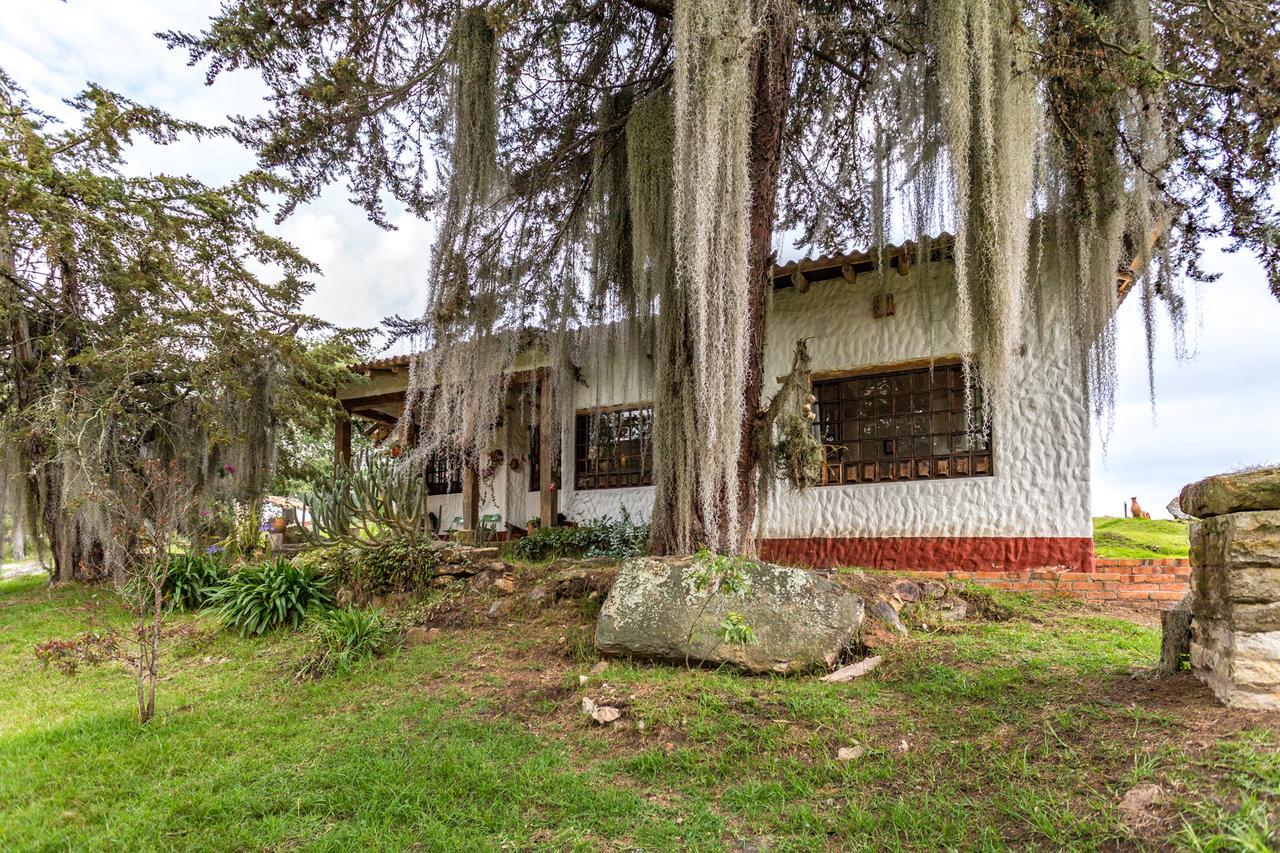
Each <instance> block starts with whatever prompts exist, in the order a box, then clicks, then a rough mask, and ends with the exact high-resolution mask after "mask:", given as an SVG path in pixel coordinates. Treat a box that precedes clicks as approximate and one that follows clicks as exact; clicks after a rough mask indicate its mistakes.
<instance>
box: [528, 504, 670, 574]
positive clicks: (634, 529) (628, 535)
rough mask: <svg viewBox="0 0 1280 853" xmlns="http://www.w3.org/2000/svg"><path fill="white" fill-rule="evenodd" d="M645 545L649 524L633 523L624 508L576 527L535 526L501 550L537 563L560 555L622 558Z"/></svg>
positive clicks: (640, 551) (635, 552) (633, 554)
mask: <svg viewBox="0 0 1280 853" xmlns="http://www.w3.org/2000/svg"><path fill="white" fill-rule="evenodd" d="M648 547H649V525H647V524H635V523H633V522H632V521H631V517H630V515H628V514H627V511H626V510H625V509H624V510H623V511H622V517H621V518H619V519H617V520H614V519H610V518H607V517H605V518H593V519H591V520H589V521H587V522H584V523H583V524H580V525H578V526H577V527H539V528H538V529H536V530H534V531H533V532H532V533H531V534H529V535H528V536H526V537H524V538H523V539H517V540H515V541H514V542H511V543H509V544H508V545H507V546H506V549H505V550H506V554H507V555H508V556H510V557H513V558H515V559H517V560H525V561H527V562H530V563H538V562H542V561H544V560H555V559H558V558H560V557H608V558H609V559H612V560H625V559H627V558H628V557H636V556H639V555H640V554H643V553H645V552H646V551H647V550H648Z"/></svg>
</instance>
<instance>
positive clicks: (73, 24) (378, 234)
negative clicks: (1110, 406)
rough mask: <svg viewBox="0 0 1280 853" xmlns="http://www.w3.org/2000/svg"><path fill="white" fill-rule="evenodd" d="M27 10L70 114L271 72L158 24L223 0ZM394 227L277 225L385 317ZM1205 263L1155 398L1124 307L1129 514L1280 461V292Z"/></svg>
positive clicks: (183, 98)
mask: <svg viewBox="0 0 1280 853" xmlns="http://www.w3.org/2000/svg"><path fill="white" fill-rule="evenodd" d="M24 5H25V8H24V9H23V10H22V12H21V13H20V14H8V15H3V16H0V67H3V68H4V70H5V71H6V72H8V74H9V75H10V76H12V77H13V78H15V79H16V80H17V82H18V83H19V85H21V86H23V87H24V88H26V89H27V91H28V93H29V94H30V96H31V98H32V100H33V101H34V102H35V103H36V104H37V105H38V106H40V107H41V108H43V109H45V110H47V111H50V112H54V113H55V114H58V113H61V114H63V115H65V114H66V110H65V108H62V107H61V106H60V103H59V102H60V100H61V99H62V98H66V97H70V96H72V95H73V94H75V93H76V92H77V91H79V90H80V89H81V88H82V87H83V86H84V84H85V83H86V82H88V81H94V82H97V83H99V84H101V85H103V86H105V87H107V88H109V89H113V90H115V91H117V92H120V93H122V94H124V95H126V96H128V97H131V98H133V99H135V100H137V101H140V102H143V103H147V104H151V105H154V106H157V107H159V108H161V109H164V110H167V111H169V112H171V113H173V114H175V115H177V116H179V117H182V118H187V119H193V120H196V121H201V122H205V123H209V124H218V123H222V122H223V121H224V119H225V117H226V116H227V115H228V114H231V113H252V112H254V111H256V110H257V109H258V108H259V107H260V106H261V103H262V101H261V98H262V95H263V92H264V88H263V87H262V85H261V84H260V82H259V81H258V80H256V79H255V78H254V76H253V75H251V74H247V73H244V72H240V73H238V74H235V75H229V76H224V77H223V78H221V79H220V81H219V82H218V84H217V85H216V86H213V87H207V86H205V85H204V74H203V71H202V70H201V69H198V68H188V67H187V66H186V61H185V57H184V56H183V55H180V54H176V53H171V52H170V51H168V50H166V49H165V47H164V46H163V45H162V44H161V43H160V42H159V41H158V40H157V39H156V38H154V36H153V35H152V34H153V33H154V32H156V31H159V30H168V29H178V30H195V29H200V28H202V25H203V24H204V22H205V20H206V18H207V16H208V15H210V14H212V13H213V12H214V11H216V8H217V5H218V4H217V2H216V0H163V2H159V0H127V2H117V3H104V2H100V0H70V2H66V3H63V2H58V0H28V2H27V3H26V4H24ZM131 165H132V167H133V168H135V169H137V170H138V171H148V172H160V171H164V172H170V173H177V174H191V175H194V176H196V177H198V178H200V179H202V180H205V181H208V182H211V183H218V182H222V181H226V180H230V179H231V178H233V177H235V176H236V175H238V174H240V173H241V172H243V171H245V170H247V169H249V168H251V167H252V165H253V159H252V157H250V156H249V154H248V153H247V152H245V151H244V150H243V149H240V148H239V147H238V146H237V145H236V144H235V143H233V142H230V141H226V140H221V141H213V142H206V143H197V144H180V145H175V146H171V147H169V148H154V147H148V148H146V149H144V150H140V151H138V152H136V153H135V154H134V155H133V157H132V158H131ZM393 221H394V222H395V223H396V225H398V226H399V227H398V230H396V231H384V230H382V229H380V228H377V227H375V226H373V225H371V224H370V223H369V222H367V221H366V220H365V218H364V216H363V215H362V214H361V212H360V211H358V210H357V209H355V208H354V207H352V206H351V205H350V204H349V203H348V202H347V201H346V194H345V193H344V191H343V188H342V187H332V188H330V189H329V190H328V191H327V192H326V193H325V194H324V195H323V196H322V197H321V198H320V199H319V200H317V201H316V202H315V203H313V204H311V205H309V206H308V207H306V208H304V209H302V210H300V211H299V212H298V213H296V214H295V215H294V216H293V217H291V218H290V219H289V220H287V221H286V222H285V223H284V224H283V225H281V226H279V228H278V231H279V233H280V234H281V235H282V236H284V237H285V238H287V239H289V240H291V241H292V242H293V243H295V244H296V245H297V246H298V247H299V248H300V249H301V250H302V251H303V253H304V254H306V255H307V256H308V257H310V258H311V259H312V260H313V261H315V262H317V263H318V264H319V265H320V266H321V268H322V269H323V275H322V276H321V277H320V278H319V280H318V281H317V287H316V292H315V293H314V294H313V295H312V297H311V299H310V302H309V303H308V306H307V307H308V309H309V310H311V311H312V312H314V313H316V314H318V315H320V316H321V317H324V318H325V319H327V320H330V321H333V322H335V323H341V324H345V325H374V324H376V323H377V322H378V321H379V320H380V319H381V318H382V317H385V316H387V315H389V314H393V313H401V314H414V313H417V312H419V311H420V310H421V308H422V301H423V283H424V281H425V264H426V261H427V253H428V249H429V247H430V244H431V229H430V228H429V227H428V226H426V225H424V224H423V223H421V222H420V221H418V220H416V219H414V218H413V217H410V216H408V215H404V214H401V215H399V216H395V217H393ZM1204 266H1205V267H1206V268H1207V269H1209V270H1212V271H1215V272H1221V273H1223V277H1222V280H1221V281H1220V282H1217V283H1215V284H1212V285H1208V286H1206V287H1205V288H1204V292H1203V294H1202V295H1203V299H1197V298H1196V297H1197V294H1196V293H1195V292H1194V291H1192V292H1190V293H1189V294H1188V295H1189V297H1190V298H1191V299H1192V303H1193V304H1192V307H1191V310H1190V312H1189V322H1188V334H1189V337H1190V342H1189V343H1190V348H1191V352H1192V353H1193V357H1192V358H1190V359H1189V360H1187V361H1185V362H1181V363H1179V362H1178V360H1177V359H1176V358H1175V356H1174V348H1173V346H1172V339H1171V332H1170V329H1169V326H1168V324H1167V323H1166V322H1164V320H1163V318H1161V322H1160V325H1159V328H1158V335H1157V347H1156V370H1155V378H1156V400H1157V405H1156V409H1155V412H1154V413H1153V411H1152V407H1151V404H1150V402H1149V399H1148V390H1147V379H1146V356H1145V343H1144V340H1143V332H1142V319H1141V311H1140V306H1139V300H1138V299H1136V298H1131V299H1129V300H1128V301H1127V302H1126V304H1125V305H1124V306H1123V307H1122V308H1121V310H1120V316H1119V324H1120V331H1119V338H1120V341H1119V360H1120V372H1119V391H1118V395H1117V405H1116V412H1115V425H1114V428H1113V429H1112V431H1111V433H1110V437H1109V438H1108V439H1107V442H1106V454H1105V457H1104V455H1103V441H1102V438H1103V436H1102V434H1101V432H1100V431H1099V429H1098V428H1097V427H1095V429H1094V441H1093V448H1094V452H1093V506H1094V513H1095V514H1096V515H1102V514H1109V515H1118V514H1119V513H1120V511H1121V507H1122V505H1123V502H1124V501H1126V500H1127V499H1128V497H1130V496H1131V495H1137V496H1138V499H1139V501H1141V502H1142V503H1143V505H1144V506H1145V507H1146V508H1147V509H1149V510H1150V511H1151V512H1152V514H1153V515H1164V514H1165V512H1164V507H1165V504H1166V503H1167V502H1168V501H1169V499H1170V498H1172V497H1173V496H1174V495H1175V494H1176V493H1177V491H1178V489H1179V488H1180V487H1181V486H1182V485H1183V484H1184V483H1187V482H1190V481H1191V480H1195V479H1198V478H1200V477H1203V476H1205V475H1208V474H1212V473H1217V472H1219V471H1223V470H1228V469H1231V468H1237V467H1240V466H1243V465H1255V464H1261V463H1267V462H1273V463H1274V462H1280V303H1278V302H1277V301H1276V300H1275V299H1274V298H1272V297H1271V296H1270V294H1269V293H1268V292H1267V288H1266V282H1265V278H1264V276H1263V274H1262V270H1261V268H1260V267H1259V265H1258V264H1257V263H1256V262H1255V261H1254V260H1253V259H1252V258H1250V257H1248V256H1246V255H1228V254H1225V253H1223V252H1220V251H1214V252H1212V253H1211V255H1210V257H1208V258H1206V260H1205V264H1204Z"/></svg>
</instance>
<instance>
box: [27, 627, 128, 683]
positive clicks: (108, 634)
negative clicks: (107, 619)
mask: <svg viewBox="0 0 1280 853" xmlns="http://www.w3.org/2000/svg"><path fill="white" fill-rule="evenodd" d="M35 651H36V660H38V661H40V666H41V667H43V668H45V669H48V668H49V667H53V668H54V669H56V670H58V671H59V672H61V673H62V674H63V675H75V674H76V673H77V672H79V671H80V667H82V666H98V665H100V664H103V663H106V662H107V661H109V660H113V659H115V658H116V657H118V656H119V655H120V639H119V636H118V635H117V634H116V633H115V632H114V631H85V632H83V633H81V634H78V635H76V636H75V637H73V638H72V639H70V640H60V639H57V638H55V639H52V640H47V641H45V642H43V643H37V644H36V650H35Z"/></svg>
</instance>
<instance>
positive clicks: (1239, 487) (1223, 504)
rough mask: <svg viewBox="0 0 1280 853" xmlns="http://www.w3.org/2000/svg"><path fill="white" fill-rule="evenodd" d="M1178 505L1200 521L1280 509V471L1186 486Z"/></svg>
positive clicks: (1236, 475)
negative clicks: (1219, 516) (1238, 513)
mask: <svg viewBox="0 0 1280 853" xmlns="http://www.w3.org/2000/svg"><path fill="white" fill-rule="evenodd" d="M1178 503H1179V504H1180V505H1181V507H1182V511H1183V512H1185V513H1187V514H1188V515H1192V516H1195V517H1196V518H1212V517H1214V516H1218V515H1227V514H1228V513H1232V512H1257V511H1259V510H1269V509H1280V467H1271V468H1252V469H1249V470H1245V471H1236V472H1234V473H1230V474H1218V475H1216V476H1213V477H1205V478H1204V479H1203V480H1200V481H1198V482H1195V483H1192V484H1191V485H1189V486H1184V487H1183V489H1182V495H1181V497H1179V499H1178Z"/></svg>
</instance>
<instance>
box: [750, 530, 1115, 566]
mask: <svg viewBox="0 0 1280 853" xmlns="http://www.w3.org/2000/svg"><path fill="white" fill-rule="evenodd" d="M759 544H760V556H761V558H763V559H765V560H768V561H769V562H772V563H783V564H789V565H795V566H813V567H814V568H830V567H831V566H862V567H865V568H869V569H901V570H911V571H926V572H945V571H957V572H990V571H1000V572H1012V571H1026V570H1029V569H1041V568H1046V567H1062V568H1066V569H1069V570H1070V571H1075V572H1092V571H1093V570H1094V566H1095V559H1094V553H1093V539H1092V538H1091V537H1088V536H1018V537H1014V536H893V537H876V538H835V539H762V540H761V541H760V543H759Z"/></svg>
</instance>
